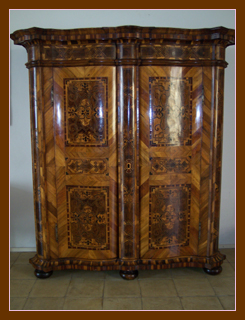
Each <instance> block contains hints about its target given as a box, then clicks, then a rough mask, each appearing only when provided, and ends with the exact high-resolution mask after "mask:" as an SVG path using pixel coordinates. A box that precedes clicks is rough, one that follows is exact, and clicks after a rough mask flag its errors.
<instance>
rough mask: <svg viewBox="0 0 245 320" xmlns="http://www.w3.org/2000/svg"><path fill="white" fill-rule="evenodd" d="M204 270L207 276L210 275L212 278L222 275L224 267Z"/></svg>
mask: <svg viewBox="0 0 245 320" xmlns="http://www.w3.org/2000/svg"><path fill="white" fill-rule="evenodd" d="M203 270H204V271H205V272H206V273H207V274H210V275H211V276H216V275H217V274H220V273H221V271H222V267H221V266H219V267H216V268H213V269H207V268H203Z"/></svg>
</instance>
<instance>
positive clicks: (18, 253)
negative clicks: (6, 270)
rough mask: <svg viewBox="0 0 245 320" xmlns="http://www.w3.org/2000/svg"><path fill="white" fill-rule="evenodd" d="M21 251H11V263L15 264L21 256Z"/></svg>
mask: <svg viewBox="0 0 245 320" xmlns="http://www.w3.org/2000/svg"><path fill="white" fill-rule="evenodd" d="M19 255H20V252H10V264H13V263H14V262H15V261H16V260H17V258H18V257H19Z"/></svg>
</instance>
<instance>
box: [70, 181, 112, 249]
mask: <svg viewBox="0 0 245 320" xmlns="http://www.w3.org/2000/svg"><path fill="white" fill-rule="evenodd" d="M66 188H67V189H66V190H67V219H68V221H67V224H68V247H69V248H74V249H88V250H108V249H109V238H110V229H109V187H79V186H67V187H66Z"/></svg>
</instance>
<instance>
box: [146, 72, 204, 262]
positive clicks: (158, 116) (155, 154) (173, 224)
mask: <svg viewBox="0 0 245 320" xmlns="http://www.w3.org/2000/svg"><path fill="white" fill-rule="evenodd" d="M201 118H202V68H198V67H194V68H189V67H160V66H151V67H148V66H147V67H140V208H141V209H140V214H141V216H140V221H141V224H140V225H141V227H140V230H141V231H140V233H141V234H140V239H141V240H140V243H141V247H140V256H141V258H142V259H150V258H151V259H159V258H163V259H164V258H169V257H174V256H190V255H196V254H197V251H198V236H199V230H198V229H199V213H200V212H199V211H200V205H199V204H200V170H201V157H200V150H201V127H202V125H201Z"/></svg>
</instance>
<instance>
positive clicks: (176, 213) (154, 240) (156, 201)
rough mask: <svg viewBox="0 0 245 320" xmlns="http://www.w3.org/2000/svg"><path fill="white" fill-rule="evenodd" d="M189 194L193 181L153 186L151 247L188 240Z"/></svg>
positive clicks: (181, 244) (155, 247) (156, 247)
mask: <svg viewBox="0 0 245 320" xmlns="http://www.w3.org/2000/svg"><path fill="white" fill-rule="evenodd" d="M190 198H191V185H190V184H181V185H166V186H154V187H150V211H149V212H150V215H149V235H150V236H149V248H150V249H162V248H166V247H171V246H187V245H188V244H189V238H190V202H191V200H190Z"/></svg>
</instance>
